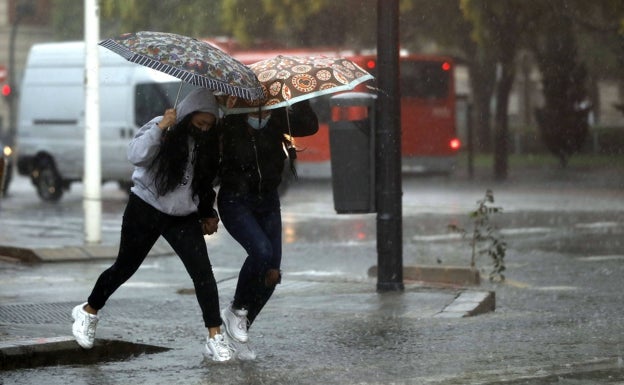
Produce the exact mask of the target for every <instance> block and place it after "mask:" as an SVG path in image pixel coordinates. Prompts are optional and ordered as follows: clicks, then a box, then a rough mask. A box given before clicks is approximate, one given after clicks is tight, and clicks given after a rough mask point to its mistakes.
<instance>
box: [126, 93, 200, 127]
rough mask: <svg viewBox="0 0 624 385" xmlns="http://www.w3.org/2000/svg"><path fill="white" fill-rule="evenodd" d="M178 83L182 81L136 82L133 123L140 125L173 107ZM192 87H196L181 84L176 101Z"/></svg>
mask: <svg viewBox="0 0 624 385" xmlns="http://www.w3.org/2000/svg"><path fill="white" fill-rule="evenodd" d="M180 84H182V83H179V82H170V83H142V84H137V85H136V87H135V95H134V119H135V120H134V123H135V124H136V125H137V126H139V127H140V126H142V125H144V124H145V123H147V122H149V121H150V120H152V119H153V118H155V117H156V116H161V115H162V114H163V113H164V112H165V110H166V109H167V108H172V107H174V104H175V101H176V96H178V90H180ZM194 88H196V87H195V86H192V85H190V84H183V85H182V89H181V90H180V96H179V97H178V102H179V101H180V100H182V99H183V98H184V97H185V96H186V95H187V94H188V93H189V92H191V91H192V90H193V89H194Z"/></svg>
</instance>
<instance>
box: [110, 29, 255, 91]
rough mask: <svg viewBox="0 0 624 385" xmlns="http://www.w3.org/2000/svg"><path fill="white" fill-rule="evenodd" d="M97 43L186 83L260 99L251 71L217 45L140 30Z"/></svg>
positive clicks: (190, 38) (179, 36) (170, 34)
mask: <svg viewBox="0 0 624 385" xmlns="http://www.w3.org/2000/svg"><path fill="white" fill-rule="evenodd" d="M99 44H100V45H101V46H103V47H106V48H108V49H110V50H111V51H113V52H115V53H117V54H119V55H121V56H122V57H124V58H125V59H126V60H128V61H130V62H133V63H137V64H140V65H143V66H146V67H149V68H153V69H155V70H158V71H160V72H164V73H166V74H169V75H172V76H174V77H176V78H178V79H181V80H183V81H185V82H187V83H191V84H194V85H196V86H199V87H205V88H209V89H211V90H214V91H217V92H219V93H223V94H227V95H233V96H235V97H237V98H242V99H246V100H255V99H262V98H263V97H264V94H263V90H262V87H261V85H260V83H259V82H258V79H257V78H256V75H255V74H254V72H253V71H252V70H251V69H249V67H247V66H246V65H244V64H243V63H241V62H239V61H238V60H236V59H234V58H233V57H231V56H230V55H228V54H226V53H225V52H223V51H221V50H220V49H218V48H217V47H215V46H213V45H211V44H209V43H207V42H204V41H199V40H197V39H194V38H192V37H188V36H183V35H177V34H174V33H166V32H151V31H141V32H135V33H126V34H123V35H121V36H119V37H116V38H112V39H106V40H103V41H101V42H100V43H99Z"/></svg>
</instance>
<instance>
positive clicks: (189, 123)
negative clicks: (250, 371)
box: [72, 88, 231, 361]
mask: <svg viewBox="0 0 624 385" xmlns="http://www.w3.org/2000/svg"><path fill="white" fill-rule="evenodd" d="M218 116H219V110H218V106H217V103H216V100H215V97H214V95H213V94H212V92H210V91H209V90H207V89H205V88H199V89H196V90H194V91H192V92H191V93H189V95H188V96H187V97H186V98H184V99H183V100H182V101H181V102H180V103H179V105H178V106H177V108H176V109H168V110H166V111H165V114H164V115H163V116H159V117H156V118H154V119H152V120H151V121H150V122H148V123H146V124H145V125H144V126H143V127H141V129H140V130H139V131H138V132H137V134H136V136H135V137H134V139H133V140H132V141H131V142H130V144H129V147H128V159H129V160H130V162H132V163H133V164H134V166H135V168H134V173H133V174H132V180H133V182H134V186H133V187H132V189H131V193H130V197H129V200H128V205H127V206H126V209H125V211H124V215H123V222H122V226H121V241H120V245H119V253H118V256H117V259H116V261H115V262H114V263H113V265H112V266H111V267H109V268H108V269H107V270H105V271H104V272H103V273H102V274H101V275H100V276H99V278H98V280H97V281H96V283H95V286H94V287H93V290H92V292H91V295H90V296H89V298H88V301H87V302H85V303H83V304H80V305H78V306H76V307H75V308H74V309H73V311H72V316H73V318H74V324H73V328H72V329H73V334H74V336H75V338H76V341H77V342H78V344H79V345H80V346H82V347H83V348H86V349H89V348H91V347H93V342H94V339H95V329H96V325H97V322H98V319H99V318H98V316H97V312H98V311H99V310H100V309H102V308H103V307H104V305H105V303H106V301H107V300H108V298H109V297H110V296H111V295H112V294H113V293H114V292H115V291H116V290H117V289H118V288H119V287H120V286H121V285H122V284H123V283H124V282H126V281H127V280H128V279H129V278H130V277H131V276H132V275H133V274H134V273H135V272H136V271H137V270H138V268H139V266H140V265H141V263H142V262H143V260H144V259H145V257H146V256H147V254H148V253H149V251H150V250H151V248H152V247H153V246H154V243H155V242H156V240H157V239H158V237H160V236H163V237H164V238H165V240H167V242H168V243H169V244H170V245H171V247H172V248H173V250H174V251H175V252H176V254H177V255H178V256H179V257H180V259H181V260H182V262H183V263H184V266H185V268H186V270H187V271H188V273H189V275H190V276H191V278H192V280H193V284H194V286H195V293H196V295H197V300H198V302H199V306H200V308H201V311H202V315H203V319H204V324H205V326H206V328H207V329H208V336H207V337H206V345H205V351H204V354H205V355H206V357H208V358H210V359H212V360H214V361H227V360H229V359H230V358H231V349H230V347H229V345H228V344H227V343H226V342H225V341H224V339H223V335H222V334H221V317H220V315H219V296H218V292H217V284H216V281H215V278H214V275H213V271H212V266H211V264H210V260H209V258H208V252H207V250H206V243H205V240H204V237H203V235H204V234H212V233H214V232H215V231H217V226H218V222H219V217H218V215H217V212H216V211H215V210H214V208H213V204H214V198H215V193H214V191H213V190H212V189H206V188H205V186H206V185H209V186H212V183H211V182H212V180H213V179H214V176H215V175H216V172H217V165H218V156H219V155H218V153H219V152H218V141H217V140H216V137H215V136H214V135H211V134H212V133H211V131H212V132H214V131H215V130H211V128H212V127H213V126H214V125H215V124H216V121H217V117H218ZM200 187H201V188H200Z"/></svg>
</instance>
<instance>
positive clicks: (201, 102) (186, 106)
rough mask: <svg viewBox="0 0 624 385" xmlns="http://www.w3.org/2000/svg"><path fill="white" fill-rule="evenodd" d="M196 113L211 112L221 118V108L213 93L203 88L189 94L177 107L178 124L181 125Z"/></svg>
mask: <svg viewBox="0 0 624 385" xmlns="http://www.w3.org/2000/svg"><path fill="white" fill-rule="evenodd" d="M195 111H199V112H209V113H211V114H213V115H214V116H215V118H219V106H218V105H217V99H215V96H214V94H213V93H212V91H210V90H209V89H207V88H203V87H202V88H197V89H194V90H193V91H191V92H189V94H188V95H187V96H186V97H185V98H184V99H182V101H181V102H180V103H178V106H177V107H176V114H177V118H176V123H180V121H182V119H184V117H185V116H187V115H188V114H190V113H192V112H195Z"/></svg>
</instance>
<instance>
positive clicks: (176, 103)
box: [173, 82, 184, 108]
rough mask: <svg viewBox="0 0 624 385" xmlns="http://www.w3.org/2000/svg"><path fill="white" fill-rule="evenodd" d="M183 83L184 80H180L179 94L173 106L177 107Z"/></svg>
mask: <svg viewBox="0 0 624 385" xmlns="http://www.w3.org/2000/svg"><path fill="white" fill-rule="evenodd" d="M183 84H184V82H180V87H179V88H178V94H177V95H176V98H175V103H174V105H173V108H176V107H177V106H178V98H180V91H182V85H183Z"/></svg>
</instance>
